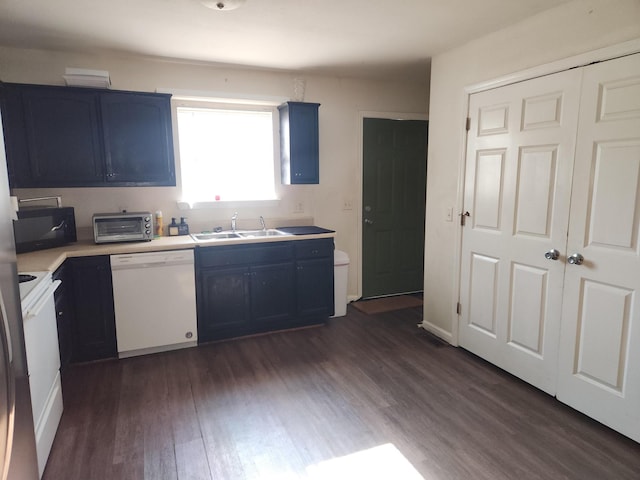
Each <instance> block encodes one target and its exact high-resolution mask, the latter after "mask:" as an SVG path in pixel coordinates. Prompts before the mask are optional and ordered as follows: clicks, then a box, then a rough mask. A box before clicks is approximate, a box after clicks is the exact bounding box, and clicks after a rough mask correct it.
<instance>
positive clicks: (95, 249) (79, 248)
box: [18, 232, 336, 272]
mask: <svg viewBox="0 0 640 480" xmlns="http://www.w3.org/2000/svg"><path fill="white" fill-rule="evenodd" d="M335 236H336V234H335V232H331V233H320V234H314V235H287V236H278V237H257V238H229V239H223V240H209V241H206V242H196V241H195V240H193V239H192V238H191V237H190V236H189V235H182V236H177V237H159V238H154V239H153V240H151V241H150V242H125V243H103V244H95V243H94V242H93V241H80V242H77V243H73V244H71V245H65V246H64V247H58V248H51V249H48V250H39V251H37V252H29V253H21V254H19V255H18V271H19V272H36V271H50V272H53V271H54V270H56V269H57V268H58V267H59V266H60V265H62V263H63V262H64V261H65V260H66V259H67V258H70V257H90V256H94V255H115V254H119V253H139V252H154V251H162V250H180V249H186V248H194V247H196V246H203V247H204V246H206V247H210V246H223V245H242V244H250V243H266V242H287V241H298V240H310V239H314V238H334V237H335Z"/></svg>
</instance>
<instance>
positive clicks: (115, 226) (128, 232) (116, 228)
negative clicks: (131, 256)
mask: <svg viewBox="0 0 640 480" xmlns="http://www.w3.org/2000/svg"><path fill="white" fill-rule="evenodd" d="M93 233H94V238H95V242H96V243H109V242H131V241H136V240H144V239H145V224H144V221H143V219H142V218H140V217H113V218H95V219H94V220H93Z"/></svg>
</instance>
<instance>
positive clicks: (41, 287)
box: [19, 272, 51, 315]
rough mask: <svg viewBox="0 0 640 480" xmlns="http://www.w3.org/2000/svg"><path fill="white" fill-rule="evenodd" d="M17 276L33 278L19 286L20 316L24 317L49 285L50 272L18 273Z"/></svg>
mask: <svg viewBox="0 0 640 480" xmlns="http://www.w3.org/2000/svg"><path fill="white" fill-rule="evenodd" d="M19 275H25V276H26V278H28V277H34V278H33V279H30V280H27V281H24V282H22V283H20V285H19V287H20V303H21V305H22V314H23V315H25V314H26V313H27V311H28V310H29V309H30V308H31V307H32V306H33V305H34V303H36V301H37V300H38V299H39V298H40V294H41V293H42V292H43V291H45V290H46V289H47V287H48V286H49V285H51V272H20V273H19Z"/></svg>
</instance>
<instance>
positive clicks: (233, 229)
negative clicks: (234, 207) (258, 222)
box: [231, 212, 238, 232]
mask: <svg viewBox="0 0 640 480" xmlns="http://www.w3.org/2000/svg"><path fill="white" fill-rule="evenodd" d="M237 219H238V212H235V213H234V214H233V216H232V217H231V231H232V232H235V231H236V220H237Z"/></svg>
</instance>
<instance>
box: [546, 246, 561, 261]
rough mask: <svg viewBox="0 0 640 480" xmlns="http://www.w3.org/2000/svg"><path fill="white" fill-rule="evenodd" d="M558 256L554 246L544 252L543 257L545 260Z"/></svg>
mask: <svg viewBox="0 0 640 480" xmlns="http://www.w3.org/2000/svg"><path fill="white" fill-rule="evenodd" d="M559 257H560V252H559V251H558V250H556V249H555V248H554V249H553V250H549V251H548V252H547V253H545V254H544V258H546V259H547V260H557V259H558V258H559Z"/></svg>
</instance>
